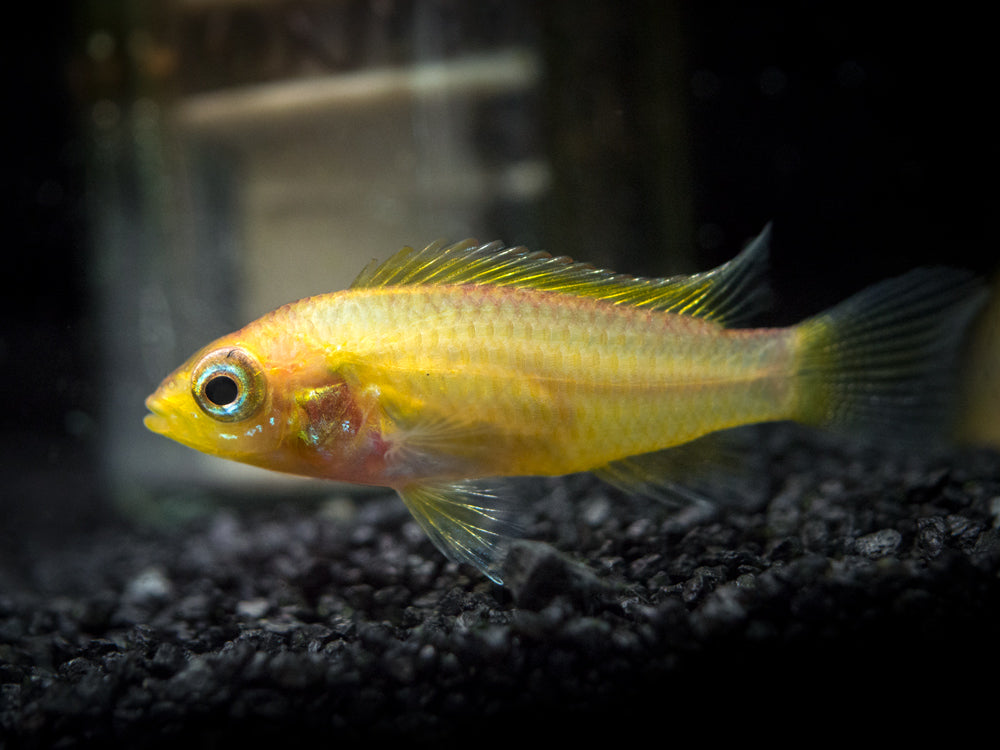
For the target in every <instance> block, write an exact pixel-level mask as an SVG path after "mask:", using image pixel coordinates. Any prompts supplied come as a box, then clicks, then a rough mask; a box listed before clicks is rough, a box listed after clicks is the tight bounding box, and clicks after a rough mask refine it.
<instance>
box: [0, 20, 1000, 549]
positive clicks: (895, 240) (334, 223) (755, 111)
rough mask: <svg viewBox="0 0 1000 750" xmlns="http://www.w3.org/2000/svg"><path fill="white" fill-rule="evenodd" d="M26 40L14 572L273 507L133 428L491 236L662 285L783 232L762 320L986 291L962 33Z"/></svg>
mask: <svg viewBox="0 0 1000 750" xmlns="http://www.w3.org/2000/svg"><path fill="white" fill-rule="evenodd" d="M35 12H36V13H37V17H36V18H35V19H34V22H33V23H28V24H26V25H24V26H22V27H21V29H22V31H23V32H24V33H20V34H16V33H15V34H14V35H13V36H14V37H15V38H14V39H12V43H11V45H10V46H9V48H8V54H9V56H10V59H11V61H12V64H10V65H8V66H6V67H7V71H6V73H7V75H8V76H10V77H11V80H10V86H9V87H8V90H9V91H10V92H11V95H12V101H14V102H15V103H16V106H15V108H14V109H13V110H12V112H13V114H12V115H10V116H9V117H8V118H7V120H8V122H7V127H9V128H10V129H11V132H10V134H9V135H8V143H9V144H10V146H11V147H10V148H9V149H8V150H9V151H10V156H9V158H10V159H11V161H12V168H11V170H10V172H9V174H10V178H9V179H8V180H7V181H6V182H7V189H8V190H9V193H8V200H7V201H6V207H7V209H8V211H9V212H10V217H9V222H10V225H11V227H12V234H11V240H10V241H11V243H12V247H13V253H12V254H13V260H11V261H10V263H11V265H9V266H8V272H9V279H11V280H12V282H13V283H12V286H13V287H14V288H13V289H12V290H11V293H10V294H9V295H7V296H6V297H5V311H4V322H5V325H4V330H3V336H2V339H0V362H2V364H3V372H4V378H5V387H4V392H5V393H7V394H9V396H8V397H9V399H10V402H11V403H10V404H9V406H8V408H7V409H5V410H4V412H3V422H2V425H0V427H2V430H0V440H2V441H3V444H4V446H5V450H4V452H3V459H2V460H3V462H4V467H5V470H6V473H7V475H8V477H9V481H8V482H7V490H6V492H8V493H9V497H8V499H7V501H6V505H5V510H6V512H7V524H6V525H5V527H4V529H3V531H2V532H0V533H3V534H5V535H7V536H6V537H5V538H7V539H8V540H9V543H8V544H7V545H5V546H4V549H5V550H6V551H7V552H9V551H10V550H13V549H15V548H16V547H18V546H19V545H24V544H29V542H25V541H22V540H21V539H20V538H19V537H20V536H21V533H20V532H19V531H18V530H20V529H24V528H25V527H26V525H29V524H31V523H34V524H36V525H40V526H44V527H66V528H72V527H77V526H81V527H82V526H85V525H86V523H88V522H93V521H96V522H100V520H101V519H102V518H103V517H104V516H103V515H102V513H103V512H104V511H105V510H106V506H105V503H106V502H109V501H110V502H113V503H114V504H117V505H118V506H120V507H121V506H124V507H128V508H129V509H130V511H133V512H134V511H136V510H137V509H144V510H141V512H147V511H149V510H152V509H156V512H157V513H165V512H167V510H166V509H169V508H175V509H176V508H179V507H181V506H183V505H184V502H180V501H184V499H185V498H186V499H187V500H186V501H190V503H189V505H190V504H192V503H193V504H194V505H197V502H198V500H199V498H200V497H202V496H203V495H204V492H205V491H210V492H211V493H213V494H218V493H219V492H223V491H226V490H225V488H236V489H235V491H236V494H237V495H240V496H243V495H245V494H246V493H247V492H248V490H249V488H251V487H253V488H256V489H258V490H260V491H264V490H265V488H267V487H271V486H273V483H274V482H277V481H279V480H278V478H276V477H274V475H271V474H267V473H264V472H256V471H255V470H253V469H251V468H248V467H242V466H238V465H235V464H230V463H226V462H222V461H217V460H213V459H211V458H208V457H204V456H201V455H200V454H197V453H195V452H193V451H190V450H188V449H185V448H183V447H181V446H178V445H174V444H172V443H170V442H168V441H166V440H164V439H162V438H159V437H157V436H155V435H152V434H150V433H148V432H147V431H145V430H144V428H143V426H142V421H141V420H142V416H143V414H144V411H145V410H144V408H143V405H142V402H143V399H144V398H145V396H146V395H147V394H148V393H149V392H150V391H151V390H152V389H153V388H154V387H155V386H156V384H157V382H158V381H159V379H160V378H162V377H163V376H165V375H166V374H167V373H168V372H169V371H170V370H171V369H172V368H174V367H175V366H176V365H178V364H179V363H180V362H181V361H182V360H183V359H184V358H185V357H187V356H188V355H189V354H190V353H191V352H192V351H194V350H195V349H196V348H197V347H199V346H201V345H203V344H204V343H206V342H208V341H209V340H211V339H212V338H213V337H215V336H217V335H219V334H221V333H224V332H227V331H229V330H232V329H234V328H236V327H238V326H240V325H242V324H243V323H245V322H247V321H248V320H250V319H253V318H255V317H257V316H259V315H260V314H262V313H264V312H266V311H267V310H269V309H271V308H273V307H275V306H277V305H280V304H282V303H284V302H288V301H291V300H292V299H295V298H299V297H302V296H306V295H309V294H315V293H320V292H327V291H332V290H335V289H338V288H342V287H343V286H346V285H347V284H348V283H350V280H351V278H352V277H353V276H354V274H355V273H357V271H359V270H360V269H361V267H363V266H364V265H365V264H366V263H367V262H368V261H369V260H370V259H372V258H375V257H377V258H385V257H387V256H388V255H389V254H390V253H392V252H394V251H395V250H397V249H398V248H399V247H400V246H402V245H404V244H410V245H416V246H422V245H424V244H426V243H428V242H430V241H433V240H435V239H438V238H449V239H459V238H463V237H466V236H474V237H478V238H479V239H482V240H484V241H486V240H492V239H501V240H503V241H505V242H508V243H511V244H524V245H527V246H529V247H532V248H537V249H544V250H548V251H550V252H553V253H555V254H567V255H571V256H573V257H575V258H578V259H581V260H587V261H590V262H593V263H596V264H600V265H606V266H611V267H614V268H615V269H617V270H621V271H628V272H634V273H639V274H663V273H669V272H676V271H691V270H696V269H700V268H707V267H711V266H714V265H716V264H717V263H719V262H721V261H723V260H725V259H727V258H729V257H731V256H732V255H733V254H734V253H735V252H736V251H737V250H738V249H739V248H740V246H741V245H742V243H743V242H744V241H745V240H746V239H747V238H749V237H751V236H753V235H754V234H756V233H757V232H758V231H759V230H760V228H761V227H762V226H763V224H764V223H765V222H766V221H768V220H773V221H774V223H775V247H774V254H773V255H774V261H773V267H774V273H773V277H774V282H775V288H776V290H777V292H778V294H777V300H778V304H777V306H776V308H775V311H774V313H773V315H772V316H771V317H770V318H769V319H768V320H767V321H765V322H769V323H785V322H793V321H795V320H797V319H799V318H801V317H803V316H804V315H807V314H809V313H812V312H816V311H818V310H819V309H822V308H824V307H827V306H829V305H830V304H832V303H833V302H836V301H838V300H840V299H842V298H843V297H844V296H846V295H847V294H849V293H851V292H853V291H855V290H857V289H860V288H862V287H864V286H866V285H868V284H870V283H872V282H873V281H875V280H877V279H880V278H884V277H885V276H888V275H892V274H895V273H900V272H902V271H904V270H906V269H908V268H911V267H913V266H915V265H919V264H921V263H941V262H947V263H949V264H954V265H967V266H972V267H974V268H977V270H980V271H983V272H990V271H992V270H994V268H995V261H996V251H995V244H996V240H995V236H994V235H993V233H992V226H993V224H994V223H995V222H994V219H995V216H996V212H997V205H998V200H997V194H996V189H995V187H993V186H992V183H991V182H989V181H984V180H982V179H980V178H981V176H982V175H989V174H992V168H993V165H995V162H996V156H997V153H996V151H997V149H996V146H995V145H994V139H993V138H992V134H993V132H994V130H995V127H994V126H995V116H994V115H992V114H990V112H991V111H992V109H991V108H992V102H991V99H992V96H991V92H992V87H991V86H990V85H989V81H990V80H992V79H991V77H990V76H991V71H992V65H993V63H992V61H991V60H990V59H989V57H988V53H987V50H988V49H989V48H990V46H989V45H988V44H985V43H982V42H983V40H982V39H980V38H979V37H981V36H982V35H983V34H984V32H983V31H980V29H979V27H978V26H977V25H976V24H975V23H969V22H967V21H966V20H964V19H959V18H957V17H954V18H953V17H950V16H944V17H942V16H939V15H930V14H928V15H921V14H919V13H911V14H909V15H907V16H906V17H905V18H900V17H899V16H898V14H888V13H887V14H885V15H879V14H877V13H875V12H873V11H872V10H871V8H870V7H869V6H868V5H866V4H862V3H823V2H817V3H807V4H803V5H799V6H795V7H794V8H777V7H774V6H771V5H769V4H768V5H765V4H754V3H738V2H726V3H719V4H711V6H709V5H706V4H698V3H679V2H665V3H664V2H652V1H651V0H650V1H648V2H636V3H630V4H628V6H623V5H622V4H620V3H615V2H610V1H604V0H600V1H595V2H587V3H548V2H542V3H537V2H530V0H513V1H508V2H504V1H502V0H483V1H482V2H462V1H459V0H369V1H362V0H299V1H297V2H293V1H291V0H260V1H259V2H249V1H247V0H158V1H156V2H146V3H130V2H127V1H126V0H117V1H113V2H80V3H76V4H74V5H73V6H72V7H71V8H60V9H58V10H49V11H45V12H42V11H40V10H37V11H35ZM930 39H933V40H935V41H936V42H938V43H936V44H935V45H933V47H932V48H931V47H929V46H928V40H930ZM929 50H932V52H933V53H931V52H929ZM14 63H16V64H14ZM281 487H282V488H283V489H282V491H283V492H289V491H290V490H289V489H288V487H289V485H287V484H286V483H284V481H283V480H282V484H281ZM296 487H298V488H301V490H302V492H304V493H310V492H316V491H317V490H315V489H310V487H312V485H306V484H304V483H298V484H296ZM322 487H323V488H322V489H320V490H318V491H319V492H321V493H325V492H329V491H330V489H329V488H328V486H327V485H323V486H322ZM164 498H173V500H176V501H178V503H179V504H178V503H174V504H173V505H172V504H171V502H165V501H164ZM109 499H110V500H109ZM150 501H153V502H150ZM186 501H185V502H186ZM26 538H28V539H30V534H29V535H28V536H27V537H26ZM5 553H6V552H5Z"/></svg>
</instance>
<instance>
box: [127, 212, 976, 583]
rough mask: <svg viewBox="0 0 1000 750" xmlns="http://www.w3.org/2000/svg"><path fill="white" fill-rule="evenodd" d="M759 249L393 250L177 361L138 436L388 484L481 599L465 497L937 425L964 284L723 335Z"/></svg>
mask: <svg viewBox="0 0 1000 750" xmlns="http://www.w3.org/2000/svg"><path fill="white" fill-rule="evenodd" d="M767 239H768V231H767V230H765V232H764V233H762V235H761V236H760V237H758V238H757V239H756V240H755V241H754V242H753V243H751V244H750V245H749V246H748V247H747V249H746V250H744V251H743V253H741V254H740V255H739V256H737V257H736V258H734V259H733V260H732V261H730V262H729V263H727V264H724V265H723V266H721V267H719V268H717V269H715V270H713V271H709V272H706V273H702V274H695V275H693V276H678V277H670V278H666V279H641V278H634V277H628V276H623V275H619V274H614V273H611V272H607V271H601V270H599V269H594V268H592V267H590V266H586V265H583V264H578V263H573V262H571V261H569V260H568V259H566V258H553V257H551V256H548V255H546V254H543V253H533V252H529V251H526V250H523V249H520V248H502V247H500V246H499V245H496V244H494V245H484V246H477V245H476V244H475V243H472V242H466V243H460V244H458V245H453V246H451V247H444V246H441V245H432V246H429V247H428V248H426V249H425V250H423V251H421V252H419V253H418V252H414V251H413V250H410V249H409V248H404V250H402V251H400V252H399V253H397V254H396V255H395V256H393V258H390V259H389V260H388V261H386V262H385V263H383V264H381V265H378V266H371V267H369V268H367V269H365V270H364V271H363V272H362V274H361V275H360V276H359V277H358V279H357V280H356V281H355V283H354V285H352V287H351V288H350V289H348V290H345V291H341V292H335V293H331V294H326V295H320V296H316V297H311V298H307V299H304V300H300V301H299V302H295V303H292V304H289V305H286V306H284V307H282V308H279V309H278V310H275V311H274V312H272V313H270V314H268V315H265V316H264V317H262V318H260V319H259V320H257V321H254V322H253V323H251V324H249V325H248V326H246V327H244V328H242V329H240V330H239V331H236V332H234V333H232V334H229V335H228V336H224V337H222V338H220V339H218V340H216V341H214V342H212V343H211V344H209V345H208V346H206V347H205V348H204V349H202V350H201V351H199V352H197V353H196V354H195V355H194V356H192V357H191V358H190V359H189V360H188V362H187V363H185V364H184V365H183V366H182V367H180V368H179V369H178V370H177V371H176V372H174V373H173V374H171V375H170V376H168V377H167V378H166V379H165V380H164V382H163V384H162V385H161V386H160V388H159V389H158V390H157V391H156V393H154V394H153V395H152V396H150V398H149V399H148V400H147V406H148V408H149V409H150V412H151V413H150V415H148V416H147V417H146V425H147V426H148V427H149V428H150V429H151V430H153V431H154V432H158V433H161V434H164V435H166V436H167V437H170V438H173V439H175V440H177V441H179V442H181V443H184V444H186V445H189V446H190V447H193V448H195V449H198V450H201V451H204V452H206V453H210V454H213V455H217V456H221V457H224V458H229V459H234V460H238V461H243V462H246V463H251V464H255V465H258V466H262V467H265V468H269V469H274V470H278V471H285V472H290V473H295V474H303V475H308V476H315V477H325V478H329V479H338V480H345V481H350V482H356V483H362V484H372V485H380V486H386V487H391V488H393V489H395V490H396V491H397V492H398V493H399V494H400V496H401V497H402V499H403V500H404V502H406V504H407V505H408V507H409V508H410V510H411V511H412V512H413V514H414V516H415V518H416V519H417V520H418V521H419V522H420V524H421V526H422V527H423V528H424V530H425V531H427V532H428V534H429V535H430V536H431V538H432V539H433V541H434V542H435V543H436V544H437V545H438V547H439V548H441V549H442V551H444V552H445V553H446V554H447V555H449V556H450V557H452V558H453V559H457V560H460V561H464V562H469V563H472V564H473V565H475V566H476V567H478V568H479V569H480V570H482V571H483V572H484V573H486V574H487V575H488V576H490V577H491V578H493V579H494V580H497V581H500V578H499V564H500V558H501V556H502V549H503V541H504V539H505V538H506V535H507V533H508V532H509V528H508V526H507V524H506V522H505V520H504V518H503V516H502V514H501V512H500V509H499V506H498V504H497V503H496V502H495V499H494V497H493V496H492V495H491V494H490V493H489V492H488V491H487V490H486V486H487V485H486V484H484V483H483V482H484V481H487V480H492V479H494V478H497V477H509V476H528V475H548V476H555V475H562V474H568V473H572V472H579V471H596V472H598V473H599V474H601V475H602V476H604V477H605V478H608V479H610V480H618V481H619V483H623V484H625V485H627V486H631V487H634V488H636V489H643V488H648V487H650V486H652V485H655V484H656V483H657V482H658V481H659V480H660V479H661V477H660V476H659V474H660V473H661V472H662V466H663V465H664V464H663V462H662V461H658V460H657V459H658V458H661V457H662V456H664V455H665V452H666V454H669V453H670V451H671V449H676V447H677V446H681V445H684V444H688V443H690V441H693V440H695V439H696V438H699V437H701V436H705V435H709V434H712V433H716V432H718V431H721V430H725V429H727V428H730V427H735V426H738V425H744V424H751V423H757V422H766V421H774V420H788V419H791V420H797V421H801V422H805V423H813V424H823V425H845V426H852V425H854V424H859V425H860V426H861V427H863V428H872V429H874V428H875V427H876V426H878V425H879V424H889V425H896V426H898V425H900V424H902V423H904V422H913V421H926V420H929V419H931V418H933V417H934V416H935V415H937V413H938V412H940V411H941V408H940V407H941V403H939V402H943V400H944V399H943V398H938V395H942V396H943V395H946V392H947V388H946V386H945V384H944V383H943V380H944V378H945V376H946V375H947V367H948V364H947V363H948V361H949V358H950V357H951V354H950V352H951V350H952V349H953V348H954V346H955V343H954V342H955V340H956V338H957V335H958V334H959V333H960V331H961V329H962V328H963V327H964V325H965V323H966V322H967V320H968V318H969V317H970V315H971V313H972V311H973V310H974V309H975V307H976V305H977V304H978V302H976V300H977V298H978V297H979V292H978V286H977V284H976V282H975V280H974V279H972V277H971V276H969V275H968V274H965V273H964V272H959V271H950V270H949V271H938V272H935V273H932V272H930V271H925V272H920V271H918V272H914V273H913V274H910V275H909V276H904V277H901V279H897V280H894V281H891V282H886V283H885V284H883V285H882V287H879V288H875V289H873V290H869V291H868V292H864V293H862V294H861V295H859V296H858V297H856V298H852V299H851V300H848V302H846V303H843V304H842V305H841V306H840V307H838V308H835V309H834V310H833V311H830V312H829V313H826V314H824V315H820V316H817V317H816V318H813V319H810V320H808V321H805V322H803V323H802V324H800V325H797V326H792V327H787V328H764V329H759V328H758V329H752V328H751V329H746V328H731V327H727V324H730V323H732V322H733V321H739V320H741V319H743V318H744V317H745V316H746V315H747V314H748V313H752V312H753V311H754V310H755V309H756V307H757V306H758V304H757V303H758V302H759V298H760V295H759V294H758V292H759V290H760V289H761V288H762V286H763V284H762V280H761V278H760V277H761V275H762V271H763V268H764V266H765V264H766V254H767ZM662 478H663V479H665V480H669V477H662Z"/></svg>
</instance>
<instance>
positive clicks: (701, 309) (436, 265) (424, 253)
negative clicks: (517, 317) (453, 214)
mask: <svg viewBox="0 0 1000 750" xmlns="http://www.w3.org/2000/svg"><path fill="white" fill-rule="evenodd" d="M770 235H771V225H770V224H768V225H767V226H765V227H764V230H763V231H762V232H761V233H760V234H759V235H758V236H757V237H756V238H755V239H754V240H753V241H752V242H750V243H749V244H748V245H747V247H746V248H745V249H744V250H743V251H742V252H741V253H740V254H739V255H737V256H736V257H735V258H733V259H732V260H730V261H728V262H726V263H723V264H722V265H721V266H719V267H718V268H715V269H713V270H711V271H704V272H702V273H696V274H691V275H690V276H668V277H665V278H642V277H637V276H629V275H627V274H620V273H615V272H613V271H606V270H602V269H599V268H595V267H594V266H591V265H589V264H587V263H577V262H574V261H573V260H571V259H570V258H567V257H565V256H559V257H554V256H552V255H549V254H548V253H545V252H540V251H531V250H527V249H525V248H523V247H504V246H503V245H502V244H501V243H499V242H491V243H489V244H487V245H477V244H476V242H475V241H473V240H465V241H464V242H459V243H457V244H454V245H450V246H446V245H445V243H443V242H435V243H433V244H430V245H428V246H427V247H425V248H424V249H423V250H420V251H419V252H418V251H416V250H414V249H413V248H410V247H404V248H403V249H402V250H400V251H399V252H397V253H396V254H395V255H393V256H392V257H391V258H389V259H388V260H386V261H384V262H383V263H377V262H374V261H373V262H372V263H370V264H369V265H368V266H367V267H366V268H365V269H364V270H362V271H361V273H360V274H358V277H357V278H356V279H355V280H354V283H353V284H352V285H351V288H352V289H359V288H365V287H380V286H401V285H420V284H490V285H493V286H511V287H520V288H525V289H540V290H546V291H553V292H562V293H564V294H573V295H576V296H580V297H590V298H593V299H601V300H606V301H608V302H609V303H611V304H616V305H632V306H635V307H645V308H649V309H651V310H658V311H662V312H673V313H679V314H684V315H693V316H697V317H702V318H708V319H711V320H717V321H720V322H723V323H734V322H738V321H742V320H745V319H746V318H747V317H749V316H750V315H753V314H754V313H756V312H759V310H760V309H761V307H762V306H763V304H764V303H765V301H766V299H767V297H768V294H767V286H766V284H765V283H764V279H763V276H764V270H765V269H766V267H767V259H768V243H769V240H770Z"/></svg>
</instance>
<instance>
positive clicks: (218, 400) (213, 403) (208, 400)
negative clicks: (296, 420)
mask: <svg viewBox="0 0 1000 750" xmlns="http://www.w3.org/2000/svg"><path fill="white" fill-rule="evenodd" d="M265 393H266V386H265V382H264V370H263V368H261V366H260V364H259V363H258V362H257V360H256V359H254V358H253V357H252V356H250V354H248V353H247V352H246V351H244V350H243V349H217V350H215V351H213V352H209V353H208V354H206V355H205V356H204V357H202V358H201V359H200V360H199V361H198V364H196V365H195V366H194V369H193V370H192V371H191V395H192V396H194V400H195V402H196V403H197V404H198V406H199V407H200V408H201V410H202V411H203V412H205V413H206V414H207V415H208V416H210V417H212V418H213V419H217V420H219V421H220V422H237V421H239V420H241V419H247V418H248V417H251V416H253V415H254V414H256V413H257V411H258V410H259V409H260V407H261V406H262V405H263V403H264V395H265Z"/></svg>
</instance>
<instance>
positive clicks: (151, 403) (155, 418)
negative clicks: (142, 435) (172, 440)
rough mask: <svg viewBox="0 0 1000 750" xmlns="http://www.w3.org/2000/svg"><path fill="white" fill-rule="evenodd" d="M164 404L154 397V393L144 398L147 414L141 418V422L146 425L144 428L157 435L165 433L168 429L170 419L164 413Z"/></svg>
mask: <svg viewBox="0 0 1000 750" xmlns="http://www.w3.org/2000/svg"><path fill="white" fill-rule="evenodd" d="M164 406H165V404H164V402H163V401H162V400H161V399H158V398H156V395H155V394H154V395H152V396H150V397H149V398H147V399H146V408H147V409H149V414H147V415H146V416H145V417H143V418H142V423H143V424H144V425H146V429H148V430H150V431H152V432H155V433H157V434H158V435H166V434H167V432H168V431H169V429H170V419H169V417H168V416H167V415H166V413H165V411H166V410H165V409H164Z"/></svg>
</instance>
